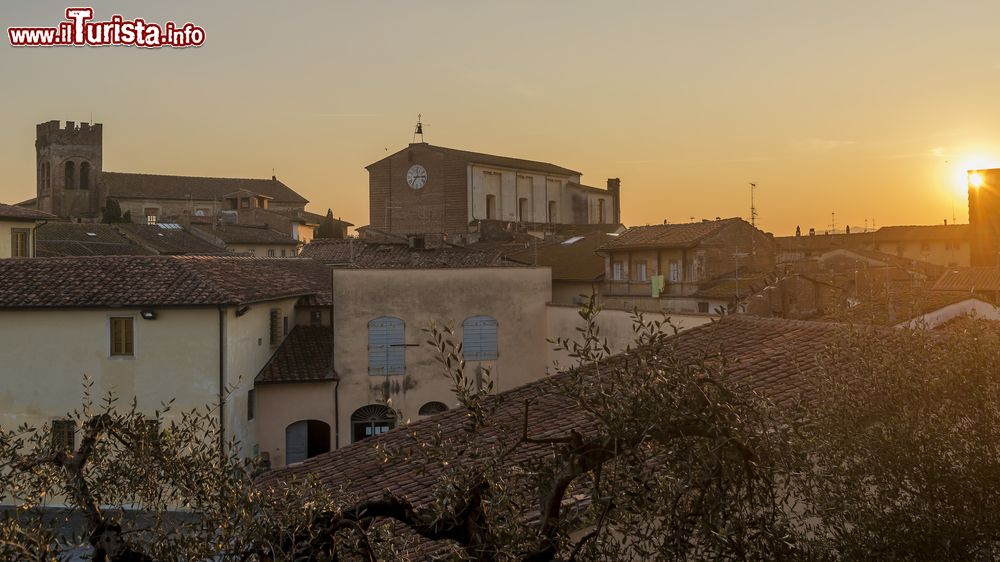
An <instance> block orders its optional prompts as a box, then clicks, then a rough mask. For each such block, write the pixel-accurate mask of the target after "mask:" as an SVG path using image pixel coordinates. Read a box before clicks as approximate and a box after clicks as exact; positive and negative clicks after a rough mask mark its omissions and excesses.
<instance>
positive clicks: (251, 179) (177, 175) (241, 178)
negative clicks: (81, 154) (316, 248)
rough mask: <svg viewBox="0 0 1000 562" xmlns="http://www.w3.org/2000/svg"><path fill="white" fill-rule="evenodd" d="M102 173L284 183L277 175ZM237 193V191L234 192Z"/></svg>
mask: <svg viewBox="0 0 1000 562" xmlns="http://www.w3.org/2000/svg"><path fill="white" fill-rule="evenodd" d="M101 174H102V175H103V174H113V175H118V176H151V177H158V178H196V179H201V180H240V181H274V182H278V183H281V184H282V185H284V182H282V181H281V180H279V179H278V178H277V177H271V178H251V177H232V176H185V175H181V174H157V173H150V172H111V171H102V172H101ZM237 191H238V190H237ZM234 193H235V192H234Z"/></svg>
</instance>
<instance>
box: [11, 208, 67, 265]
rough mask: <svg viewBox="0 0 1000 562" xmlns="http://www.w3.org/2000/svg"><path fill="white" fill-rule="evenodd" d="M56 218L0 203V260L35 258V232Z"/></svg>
mask: <svg viewBox="0 0 1000 562" xmlns="http://www.w3.org/2000/svg"><path fill="white" fill-rule="evenodd" d="M55 218H56V217H54V216H52V215H50V214H48V213H43V212H41V211H35V210H33V209H25V208H22V207H14V206H11V205H4V204H2V203H0V258H33V257H35V232H36V229H37V228H38V226H39V225H42V224H45V223H46V222H48V221H49V220H53V219H55Z"/></svg>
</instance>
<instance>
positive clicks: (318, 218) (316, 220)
mask: <svg viewBox="0 0 1000 562" xmlns="http://www.w3.org/2000/svg"><path fill="white" fill-rule="evenodd" d="M261 210H263V211H265V212H268V213H274V214H276V215H281V216H283V217H285V218H288V219H291V220H295V221H306V222H308V223H309V224H316V225H319V224H323V221H324V220H326V216H325V215H320V214H317V213H310V212H309V211H300V210H294V209H261ZM333 222H334V223H338V224H340V225H343V226H354V224H353V223H349V222H347V221H345V220H343V219H338V218H334V219H333Z"/></svg>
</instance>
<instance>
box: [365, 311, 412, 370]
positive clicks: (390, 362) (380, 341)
mask: <svg viewBox="0 0 1000 562" xmlns="http://www.w3.org/2000/svg"><path fill="white" fill-rule="evenodd" d="M405 372H406V326H405V324H403V321H402V320H400V319H399V318H394V317H392V316H380V317H378V318H375V319H374V320H371V321H370V322H368V374H369V375H402V374H403V373H405Z"/></svg>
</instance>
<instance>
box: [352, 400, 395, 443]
mask: <svg viewBox="0 0 1000 562" xmlns="http://www.w3.org/2000/svg"><path fill="white" fill-rule="evenodd" d="M394 427H396V415H395V414H394V413H393V412H392V410H390V409H389V408H388V407H387V406H384V405H382V404H370V405H368V406H362V407H360V408H358V409H357V410H355V411H354V413H353V414H351V443H354V442H357V441H361V440H362V439H367V438H369V437H374V436H375V435H381V434H383V433H385V432H386V431H389V430H390V429H392V428H394Z"/></svg>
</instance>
